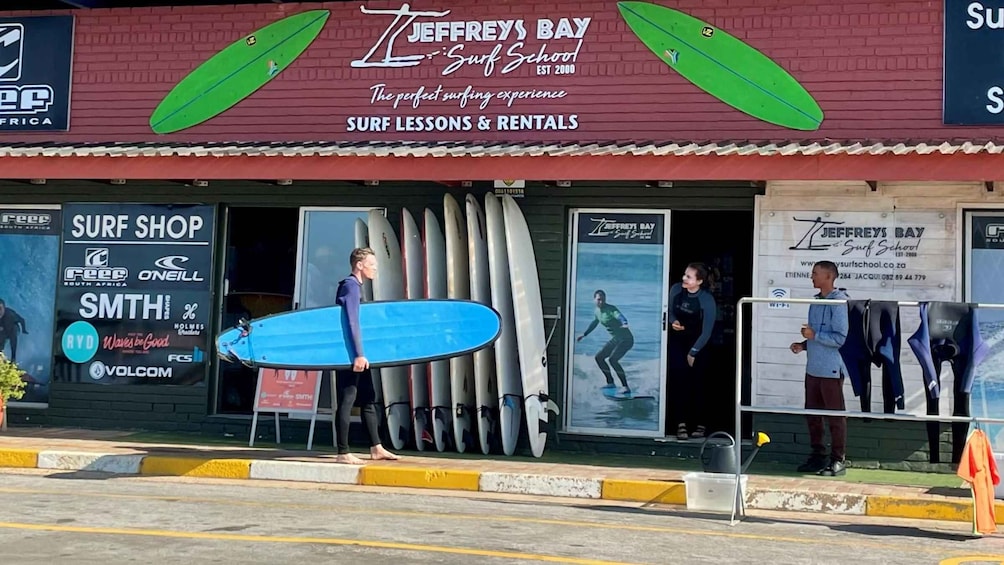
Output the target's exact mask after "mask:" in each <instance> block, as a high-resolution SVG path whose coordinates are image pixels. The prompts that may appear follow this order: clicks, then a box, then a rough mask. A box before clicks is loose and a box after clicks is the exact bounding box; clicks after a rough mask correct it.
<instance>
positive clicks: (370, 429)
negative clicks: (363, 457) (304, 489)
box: [335, 276, 381, 454]
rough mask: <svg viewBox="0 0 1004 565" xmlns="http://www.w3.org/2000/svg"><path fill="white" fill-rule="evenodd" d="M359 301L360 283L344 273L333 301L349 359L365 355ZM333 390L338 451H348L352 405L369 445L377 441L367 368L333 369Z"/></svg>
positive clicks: (377, 435)
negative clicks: (339, 314) (356, 408)
mask: <svg viewBox="0 0 1004 565" xmlns="http://www.w3.org/2000/svg"><path fill="white" fill-rule="evenodd" d="M360 302H362V284H360V282H359V280H358V279H357V278H356V277H354V276H348V277H346V278H345V279H343V280H342V281H341V282H340V283H338V293H337V294H336V297H335V303H336V304H337V305H339V306H341V307H342V311H343V313H342V318H343V319H342V320H341V323H342V329H343V331H344V332H345V333H346V337H347V338H348V339H347V340H346V341H348V342H349V343H351V344H352V350H353V353H354V355H353V359H354V358H355V357H365V356H366V354H365V353H364V351H363V336H362V332H361V330H360V328H359V304H360ZM335 393H336V394H337V395H338V408H337V413H336V414H335V421H336V424H337V426H338V437H337V442H338V453H339V454H345V453H349V423H350V422H351V419H352V407H353V406H354V405H358V406H359V409H360V412H362V417H363V423H364V424H365V425H366V431H367V433H369V437H370V445H371V446H376V445H379V444H380V443H381V442H380V419H379V417H378V416H377V410H376V391H375V390H374V389H373V376H372V374H371V373H370V370H369V369H366V370H364V371H360V372H356V371H353V370H352V369H342V370H338V371H335Z"/></svg>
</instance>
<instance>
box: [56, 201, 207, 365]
mask: <svg viewBox="0 0 1004 565" xmlns="http://www.w3.org/2000/svg"><path fill="white" fill-rule="evenodd" d="M214 219H215V209H214V207H212V206H202V205H151V204H68V205H66V206H65V207H64V208H63V226H62V240H63V243H62V258H61V261H60V265H59V273H58V277H59V289H58V292H57V299H56V306H57V310H56V332H55V335H56V340H55V352H56V355H55V361H54V364H55V375H56V379H57V380H62V381H68V382H81V383H97V384H197V383H201V382H203V381H204V379H205V374H206V368H207V363H208V360H207V351H209V350H210V349H209V348H210V341H209V339H210V336H209V333H208V331H209V312H210V306H211V299H212V293H211V288H212V287H211V278H212V277H211V276H210V275H211V273H212V254H213V234H214V223H215V222H214Z"/></svg>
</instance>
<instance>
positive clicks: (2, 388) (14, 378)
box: [0, 352, 25, 429]
mask: <svg viewBox="0 0 1004 565" xmlns="http://www.w3.org/2000/svg"><path fill="white" fill-rule="evenodd" d="M23 375H24V371H22V370H21V369H19V368H18V367H17V364H16V363H14V362H13V361H10V360H8V359H7V357H6V356H4V354H3V353H2V352H0V429H5V428H6V427H7V401H8V400H10V399H14V400H18V399H20V398H21V397H22V396H24V388H25V382H24V381H23V380H22V379H21V377H22V376H23Z"/></svg>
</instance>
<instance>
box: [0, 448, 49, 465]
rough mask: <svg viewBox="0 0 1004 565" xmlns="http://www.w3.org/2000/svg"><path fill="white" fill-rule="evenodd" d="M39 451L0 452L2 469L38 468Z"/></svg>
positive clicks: (17, 450) (10, 450)
mask: <svg viewBox="0 0 1004 565" xmlns="http://www.w3.org/2000/svg"><path fill="white" fill-rule="evenodd" d="M38 451H39V450H37V449H3V450H0V467H27V468H29V469H34V468H35V467H38Z"/></svg>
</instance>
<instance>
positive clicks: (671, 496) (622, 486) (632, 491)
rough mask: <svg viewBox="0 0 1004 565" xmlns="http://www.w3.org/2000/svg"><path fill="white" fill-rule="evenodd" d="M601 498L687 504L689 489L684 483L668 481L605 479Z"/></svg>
mask: <svg viewBox="0 0 1004 565" xmlns="http://www.w3.org/2000/svg"><path fill="white" fill-rule="evenodd" d="M600 498H602V499H605V500H631V501H635V502H658V503H660V504H686V503H687V488H686V485H684V484H683V483H675V482H666V481H628V480H618V479H604V480H603V489H602V491H601V494H600Z"/></svg>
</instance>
